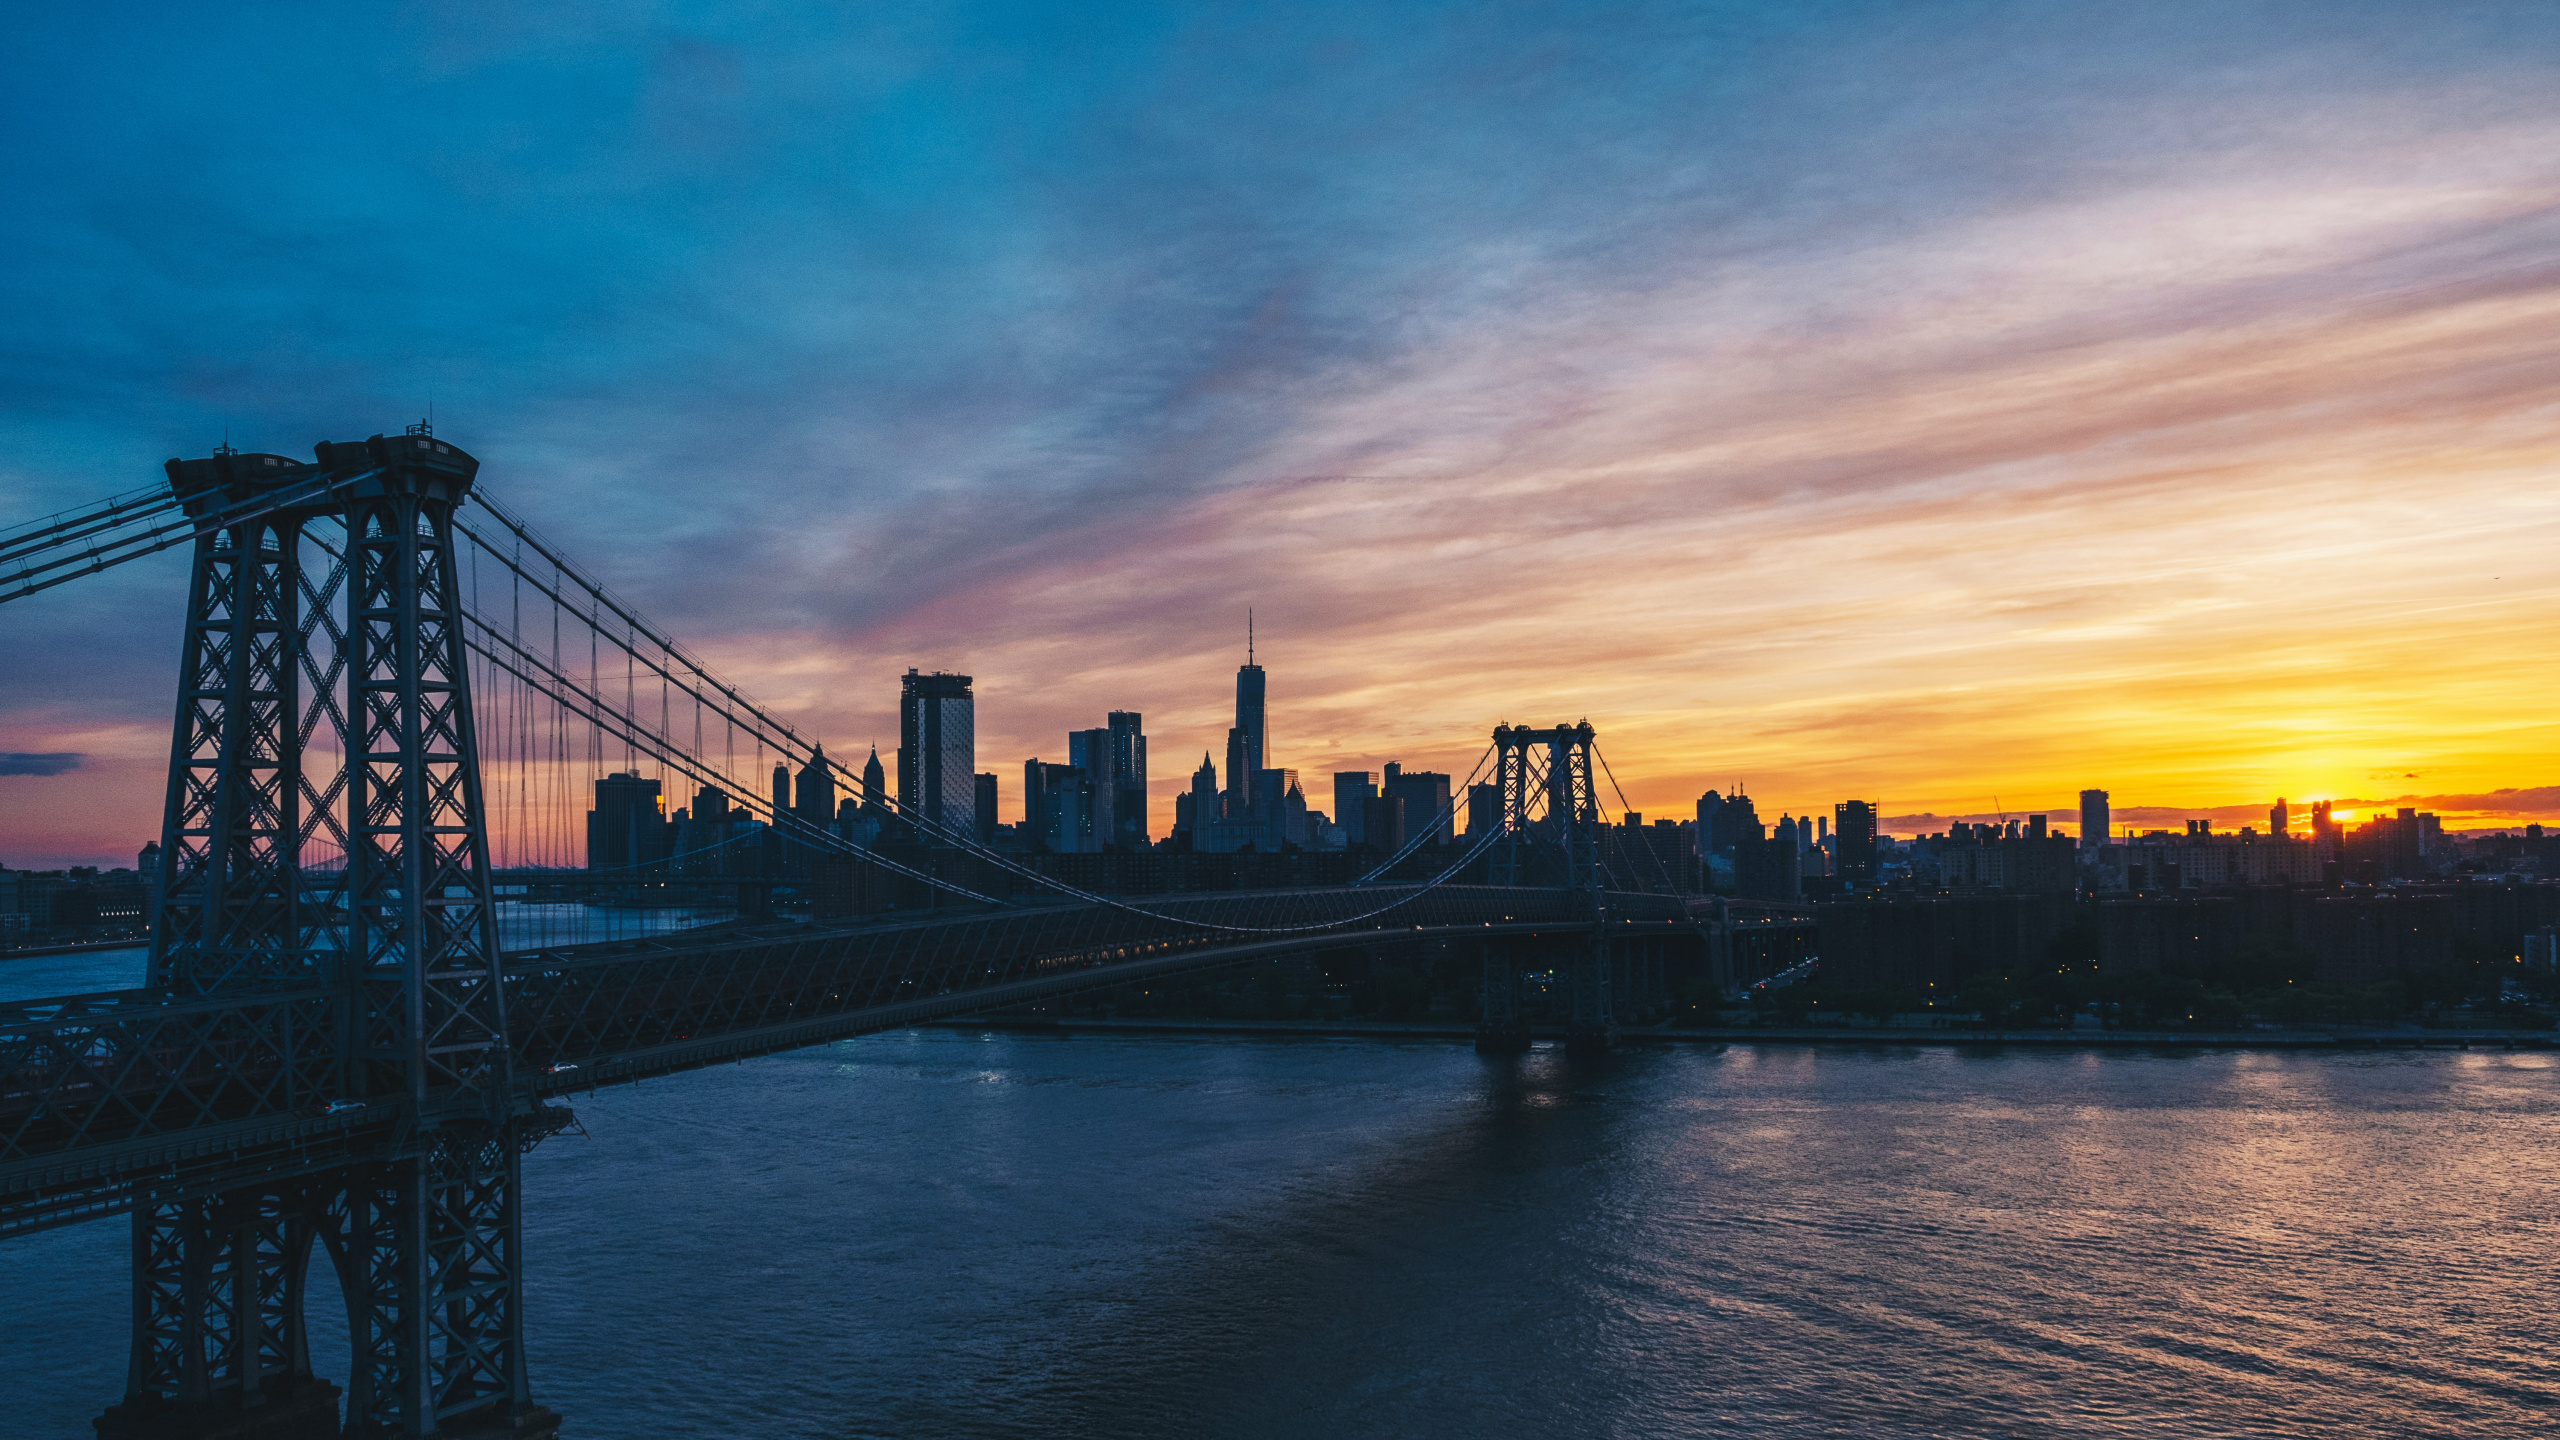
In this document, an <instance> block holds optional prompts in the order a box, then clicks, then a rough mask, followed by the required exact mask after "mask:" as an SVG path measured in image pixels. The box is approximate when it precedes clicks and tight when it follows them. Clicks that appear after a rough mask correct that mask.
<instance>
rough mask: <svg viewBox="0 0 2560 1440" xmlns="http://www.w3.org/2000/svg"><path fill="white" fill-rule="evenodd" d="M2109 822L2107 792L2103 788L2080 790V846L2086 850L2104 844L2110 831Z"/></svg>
mask: <svg viewBox="0 0 2560 1440" xmlns="http://www.w3.org/2000/svg"><path fill="white" fill-rule="evenodd" d="M2111 823H2112V822H2110V821H2109V820H2108V818H2107V792H2106V791H2104V790H2083V791H2081V792H2080V848H2081V849H2083V850H2087V849H2089V848H2091V847H2093V846H2098V845H2104V844H2106V843H2107V839H2108V836H2109V835H2110V834H2111V833H2112V832H2111V831H2110V830H2109V828H2108V827H2109V825H2110V824H2111Z"/></svg>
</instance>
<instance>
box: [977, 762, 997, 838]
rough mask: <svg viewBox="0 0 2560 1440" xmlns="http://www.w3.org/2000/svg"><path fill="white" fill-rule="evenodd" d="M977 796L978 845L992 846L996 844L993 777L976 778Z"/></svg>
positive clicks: (994, 781) (994, 784)
mask: <svg viewBox="0 0 2560 1440" xmlns="http://www.w3.org/2000/svg"><path fill="white" fill-rule="evenodd" d="M977 796H978V802H977V812H978V843H979V844H981V845H993V844H994V843H996V777H995V776H993V775H990V774H981V775H979V776H978V787H977Z"/></svg>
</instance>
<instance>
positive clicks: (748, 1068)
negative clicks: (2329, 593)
mask: <svg viewBox="0 0 2560 1440" xmlns="http://www.w3.org/2000/svg"><path fill="white" fill-rule="evenodd" d="M2549 1064H2550V1062H2549V1060H2548V1058H2547V1057H2543V1056H2538V1055H2536V1056H2515V1057H2507V1056H2499V1055H2487V1054H2479V1053H2474V1054H2470V1055H2454V1054H2428V1055H2402V1056H2384V1057H2374V1056H2361V1057H2324V1056H2316V1055H2300V1054H2282V1055H2246V1054H2231V1053H2215V1052H2180V1053H2177V1054H2174V1055H2167V1056H2160V1057H2143V1056H2135V1055H2124V1054H2107V1055H2103V1056H2090V1055H2081V1054H2044V1053H2036V1054H2030V1053H2011V1054H2006V1055H1991V1056H1986V1055H1983V1054H1979V1053H1971V1052H1964V1051H1957V1050H1952V1049H1935V1050H1933V1049H1925V1048H1921V1047H1916V1046H1914V1047H1905V1048H1885V1047H1879V1048H1877V1049H1873V1050H1862V1051H1854V1052H1844V1051H1821V1050H1815V1049H1810V1048H1783V1049H1767V1050H1762V1049H1755V1048H1753V1047H1749V1046H1739V1047H1735V1048H1733V1049H1731V1050H1729V1051H1725V1052H1722V1053H1710V1052H1705V1051H1693V1050H1669V1049H1666V1050H1655V1051H1644V1052H1638V1053H1635V1054H1631V1055H1625V1056H1621V1057H1618V1058H1616V1059H1614V1060H1610V1061H1606V1062H1601V1063H1598V1064H1590V1063H1577V1062H1574V1061H1570V1060H1568V1059H1567V1058H1566V1057H1564V1056H1563V1055H1561V1054H1560V1053H1557V1052H1555V1051H1540V1052H1535V1053H1532V1054H1530V1055H1527V1056H1521V1057H1510V1058H1485V1057H1479V1056H1476V1055H1474V1054H1472V1053H1470V1052H1469V1051H1467V1050H1465V1049H1464V1048H1462V1047H1456V1046H1441V1045H1430V1044H1421V1043H1405V1044H1378V1043H1363V1042H1343V1041H1317V1040H1304V1041H1290V1042H1277V1041H1262V1040H1240V1039H1232V1038H1222V1039H1218V1040H1214V1041H1211V1040H1190V1039H1170V1038H1168V1039H1141V1038H1134V1037H1117V1036H1114V1037H1089V1036H1087V1037H1077V1038H1074V1039H1058V1038H1047V1037H1039V1038H1033V1037H1021V1036H1011V1035H979V1034H970V1033H963V1032H950V1031H934V1032H918V1033H903V1034H895V1035H884V1036H876V1037H871V1038H868V1039H864V1040H860V1041H855V1042H849V1043H846V1044H841V1045H836V1046H831V1047H825V1048H821V1049H816V1050H809V1051H802V1052H796V1053H794V1054H791V1055H786V1056H777V1057H773V1058H770V1059H766V1060H760V1061H755V1062H751V1063H749V1064H746V1065H741V1066H733V1067H718V1068H714V1069H711V1070H706V1071H701V1072H697V1073H694V1074H689V1075H685V1076H680V1077H674V1078H670V1079H667V1080H661V1081H653V1082H650V1083H648V1084H645V1085H642V1086H637V1087H628V1088H623V1089H617V1090H608V1091H604V1092H601V1093H599V1094H597V1095H594V1096H592V1097H580V1098H579V1100H578V1102H577V1105H578V1110H579V1114H580V1116H581V1117H582V1119H584V1120H585V1122H586V1124H587V1126H588V1128H589V1129H590V1130H591V1131H592V1132H593V1134H592V1136H591V1138H577V1137H567V1138H563V1139H561V1140H558V1141H555V1142H551V1143H548V1144H546V1145H544V1146H543V1147H542V1148H541V1149H539V1150H537V1151H535V1152H534V1154H533V1155H532V1157H530V1159H529V1160H528V1162H527V1177H528V1187H529V1195H530V1211H529V1216H528V1226H527V1236H526V1250H527V1254H528V1256H529V1261H530V1271H529V1274H530V1277H531V1279H530V1292H529V1303H530V1305H531V1307H532V1308H531V1313H532V1316H533V1322H534V1333H533V1349H532V1355H533V1364H534V1374H535V1377H536V1383H537V1388H538V1389H539V1391H540V1393H541V1394H542V1395H543V1396H544V1397H545V1398H546V1399H548V1400H549V1401H550V1402H551V1403H553V1404H555V1405H558V1406H559V1407H560V1408H561V1409H562V1410H564V1411H565V1412H567V1413H568V1414H569V1415H570V1416H571V1423H572V1427H573V1429H572V1433H573V1434H580V1433H583V1434H593V1435H612V1436H618V1437H632V1440H649V1437H657V1436H670V1437H672V1436H679V1435H696V1434H732V1433H754V1434H759V1435H773V1436H809V1437H822V1436H823V1437H842V1436H871V1435H881V1436H886V1435H905V1436H925V1437H932V1436H955V1437H956V1436H981V1435H992V1436H1018V1437H1070V1436H1075V1437H1081V1436H1103V1435H1108V1436H1139V1437H1157V1436H1166V1437H1169V1436H1175V1435H1181V1436H1217V1437H1238V1440H1261V1437H1279V1436H1300V1435H1307V1434H1320V1435H1326V1436H1328V1437H1342V1440H1360V1437H1370V1436H1377V1437H1386V1436H1397V1437H1415V1436H1419V1437H1439V1436H1447V1437H1460V1436H1465V1437H1474V1436H1482V1435H1525V1434H1574V1435H1583V1434H1590V1435H1628V1436H1636V1435H1643V1436H1652V1435H1698V1436H1706V1435H1752V1436H1764V1435H1767V1436H1787V1437H1793V1436H1816V1435H1840V1434H1856V1435H1913V1436H1918V1435H1985V1436H1988V1435H2048V1434H2070V1435H2083V1434H2096V1435H2114V1434H2122V1435H2136V1434H2139V1435H2194V1436H2204V1435H2229V1434H2237V1433H2248V1434H2260V1435H2303V1436H2310V1435H2333V1434H2358V1433H2361V1434H2389V1435H2446V1436H2452V1435H2466V1436H2469V1435H2493V1436H2495V1435H2518V1436H2521V1435H2528V1434H2537V1433H2542V1432H2543V1431H2544V1429H2545V1426H2544V1419H2545V1417H2546V1416H2547V1414H2548V1409H2549V1406H2550V1405H2551V1403H2552V1401H2553V1400H2554V1399H2555V1398H2560V1373H2555V1371H2554V1368H2553V1366H2552V1365H2551V1363H2550V1362H2549V1361H2548V1360H2547V1359H2546V1358H2545V1344H2544V1342H2545V1337H2547V1335H2548V1334H2549V1333H2550V1330H2551V1327H2552V1325H2553V1323H2554V1321H2555V1320H2556V1319H2560V1315H2555V1306H2554V1303H2553V1302H2552V1301H2551V1300H2550V1299H2549V1298H2548V1295H2547V1289H2548V1287H2547V1285H2546V1284H2545V1283H2544V1278H2543V1277H2544V1269H2545V1267H2546V1266H2547V1264H2548V1261H2549V1256H2550V1255H2551V1253H2552V1251H2553V1245H2554V1241H2555V1240H2560V1233H2555V1232H2560V1204H2555V1203H2554V1202H2555V1200H2560V1159H2555V1157H2560V1144H2555V1143H2554V1142H2555V1141H2560V1104H2555V1101H2554V1099H2553V1096H2552V1092H2551V1089H2550V1086H2549V1084H2548V1080H2549V1076H2550V1073H2551V1072H2550V1068H2549ZM121 1242H122V1231H121V1229H120V1228H119V1227H116V1226H113V1225H107V1226H93V1227H84V1228H83V1229H80V1230H75V1231H65V1232H58V1233H57V1234H55V1235H46V1236H37V1237H33V1238H32V1239H31V1240H29V1241H25V1242H13V1243H12V1244H11V1245H9V1246H6V1247H0V1285H6V1286H7V1288H8V1291H9V1293H10V1294H12V1295H13V1296H34V1297H40V1298H39V1299H38V1300H37V1302H36V1305H37V1307H38V1309H37V1311H36V1312H35V1313H31V1314H30V1316H29V1320H28V1323H26V1324H23V1325H21V1326H17V1327H12V1328H11V1329H10V1330H9V1331H7V1332H6V1333H5V1334H0V1363H6V1364H8V1365H9V1368H10V1373H12V1374H15V1375H19V1376H22V1377H33V1378H32V1379H31V1380H30V1381H28V1382H27V1383H28V1388H27V1390H26V1393H27V1397H28V1398H27V1399H26V1401H25V1403H26V1404H27V1405H29V1406H31V1407H33V1408H32V1410H31V1411H30V1412H29V1413H32V1414H35V1415H38V1416H41V1417H42V1423H41V1425H40V1426H38V1427H37V1428H35V1429H34V1430H33V1433H37V1434H62V1435H71V1434H77V1433H81V1430H82V1427H83V1426H84V1425H85V1422H86V1419H87V1417H88V1416H89V1415H91V1414H94V1413H95V1410H96V1408H97V1406H98V1404H99V1403H100V1402H101V1400H102V1398H103V1397H106V1396H109V1395H111V1394H112V1393H113V1391H114V1389H115V1388H116V1386H117V1385H118V1384H119V1383H120V1376H121V1369H122V1363H123V1355H122V1350H121V1336H120V1331H119V1328H118V1326H119V1322H120V1320H121V1314H122V1310H121V1305H122V1300H123V1290H122V1273H123V1272H122V1269H121Z"/></svg>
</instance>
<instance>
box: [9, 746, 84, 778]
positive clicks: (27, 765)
mask: <svg viewBox="0 0 2560 1440" xmlns="http://www.w3.org/2000/svg"><path fill="white" fill-rule="evenodd" d="M87 758H88V757H86V756H84V755H79V754H74V753H72V752H70V751H57V752H54V753H52V754H45V755H29V754H24V753H21V752H18V751H14V750H0V775H65V774H69V773H70V772H71V771H74V770H77V769H79V768H80V762H81V761H83V760H85V759H87Z"/></svg>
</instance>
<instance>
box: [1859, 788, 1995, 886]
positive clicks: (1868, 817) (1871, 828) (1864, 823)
mask: <svg viewBox="0 0 2560 1440" xmlns="http://www.w3.org/2000/svg"><path fill="white" fill-rule="evenodd" d="M1832 816H1833V822H1834V826H1835V828H1836V831H1837V833H1838V836H1839V838H1838V840H1837V841H1836V842H1835V843H1834V845H1833V849H1832V858H1833V862H1834V863H1833V866H1832V869H1833V871H1834V872H1835V873H1837V874H1838V875H1839V877H1840V879H1841V882H1842V883H1843V884H1846V885H1850V886H1853V887H1858V888H1864V887H1867V886H1871V885H1873V884H1875V883H1876V807H1875V805H1874V804H1873V803H1872V802H1870V801H1866V800H1851V801H1847V802H1845V803H1843V804H1841V805H1840V806H1838V807H1837V808H1836V809H1834V810H1833V811H1832ZM2039 818H2041V817H2039Z"/></svg>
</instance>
